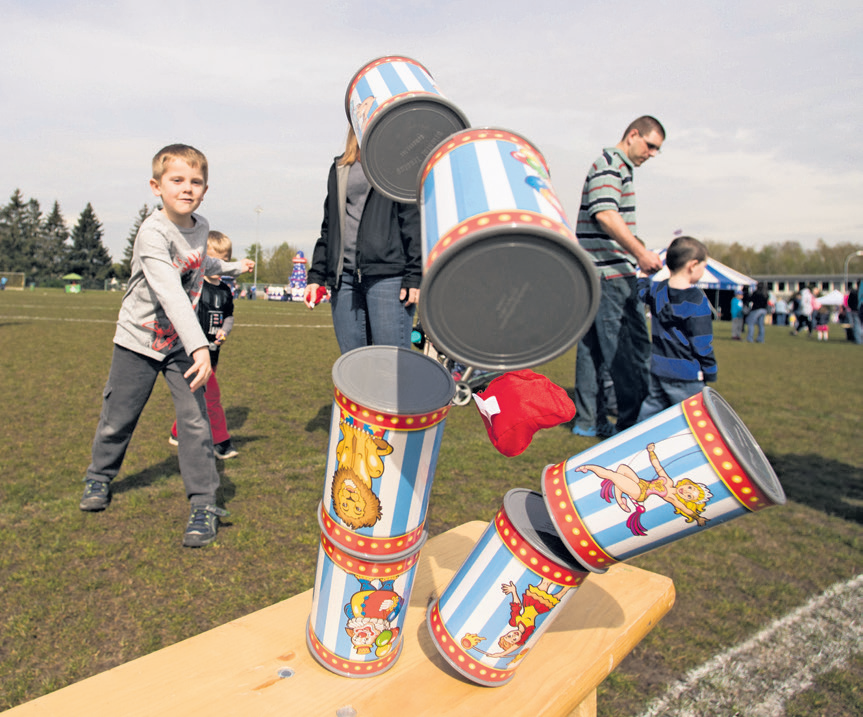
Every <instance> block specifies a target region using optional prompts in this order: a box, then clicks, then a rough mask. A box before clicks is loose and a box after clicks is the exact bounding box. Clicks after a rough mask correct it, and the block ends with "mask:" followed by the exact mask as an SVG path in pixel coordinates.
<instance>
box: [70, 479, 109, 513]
mask: <svg viewBox="0 0 863 717" xmlns="http://www.w3.org/2000/svg"><path fill="white" fill-rule="evenodd" d="M110 502H111V486H110V484H109V483H106V482H105V481H101V480H93V479H92V478H85V479H84V495H83V497H82V498H81V502H80V503H79V504H78V507H79V508H80V509H81V510H86V511H88V512H91V513H95V512H97V511H100V510H105V508H107V507H108V503H110Z"/></svg>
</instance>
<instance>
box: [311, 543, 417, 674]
mask: <svg viewBox="0 0 863 717" xmlns="http://www.w3.org/2000/svg"><path fill="white" fill-rule="evenodd" d="M322 527H323V526H322ZM425 539H426V535H425V533H423V535H422V536H421V537H420V539H419V540H417V541H416V542H415V545H414V546H413V548H412V549H411V550H409V551H406V552H405V553H403V554H402V555H393V556H391V557H390V558H388V559H387V560H383V561H370V560H365V559H363V558H361V557H358V556H356V555H353V554H351V553H349V552H347V551H344V550H342V549H341V548H340V547H339V546H338V545H336V544H335V543H334V542H333V541H331V540H330V539H329V538H328V537H327V535H326V533H324V532H322V533H321V540H320V545H319V548H318V561H317V568H316V572H315V589H314V594H313V597H312V610H311V613H310V615H309V620H308V625H307V628H306V644H307V645H308V648H309V651H310V652H311V654H312V656H313V657H314V658H315V659H316V660H317V661H318V662H319V663H320V664H321V665H323V666H324V667H326V668H327V669H328V670H330V671H331V672H335V673H336V674H339V675H342V676H344V677H374V676H375V675H379V674H381V673H383V672H386V671H387V670H388V669H389V668H390V667H392V666H393V664H394V663H395V661H396V660H397V659H398V656H399V654H400V653H401V649H402V645H403V642H404V641H403V639H402V637H403V635H402V632H403V628H404V618H405V614H406V613H407V607H408V604H409V602H410V594H411V590H412V588H413V583H414V577H415V574H416V569H417V563H418V561H419V556H420V549H421V548H422V545H423V543H424V542H425Z"/></svg>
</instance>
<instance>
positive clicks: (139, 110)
mask: <svg viewBox="0 0 863 717" xmlns="http://www.w3.org/2000/svg"><path fill="white" fill-rule="evenodd" d="M0 17H2V18H3V33H2V34H3V41H2V43H0V103H2V104H0V107H2V111H0V201H2V202H3V203H4V204H5V203H6V202H7V201H8V198H9V197H10V196H11V195H12V193H13V192H14V191H15V190H16V189H20V190H21V192H22V193H23V195H24V197H25V199H36V200H38V201H39V203H40V205H41V206H42V209H43V211H44V212H46V213H47V212H48V211H50V209H51V207H52V206H53V203H54V202H55V201H57V202H59V204H60V208H61V211H62V212H63V214H64V216H65V218H66V219H67V221H68V222H69V223H70V224H74V223H75V221H77V218H78V215H79V214H80V212H81V211H82V210H83V209H84V207H85V206H86V204H87V203H88V202H89V203H91V204H92V206H93V208H94V210H95V212H96V215H97V217H98V218H99V220H100V221H101V222H102V225H103V229H104V238H103V241H104V244H105V246H106V247H107V248H108V250H109V251H110V252H111V254H112V255H113V257H114V260H115V261H120V260H121V259H122V254H123V250H124V248H125V246H126V242H127V237H128V235H129V232H130V230H131V228H132V226H133V224H134V221H135V218H136V217H137V215H138V211H139V210H140V208H141V207H142V206H143V205H144V204H145V203H146V204H149V205H150V206H153V204H154V200H155V197H153V195H152V194H151V192H150V188H149V185H148V180H149V177H150V161H151V158H152V156H153V154H155V152H156V151H157V150H158V149H160V148H161V147H163V146H165V145H167V144H170V143H173V142H183V143H187V144H191V145H194V146H195V147H197V148H198V149H200V150H202V151H203V152H204V153H205V154H206V155H207V157H208V160H209V164H210V176H209V191H208V193H207V195H206V197H205V200H204V203H203V204H202V206H201V209H200V210H199V211H200V213H201V214H203V215H204V216H205V217H207V219H208V220H209V222H210V226H211V227H212V228H213V229H218V230H220V231H223V232H224V233H226V234H228V236H230V237H231V238H232V239H233V241H234V246H235V254H239V255H243V254H244V253H245V250H246V249H247V248H248V247H249V246H251V245H252V244H253V243H254V242H256V241H259V242H260V244H261V245H262V246H263V247H264V248H265V249H266V248H272V247H275V246H278V245H279V244H281V243H282V242H288V243H290V244H291V245H292V246H294V247H296V248H298V249H301V250H303V251H304V252H306V254H307V255H309V253H310V252H311V249H312V247H313V246H314V243H315V241H316V239H317V237H318V235H319V230H320V224H321V218H322V207H323V202H324V198H325V194H326V179H327V173H328V170H329V166H330V164H331V162H332V160H333V157H335V156H336V155H337V154H340V153H341V151H342V149H343V147H344V139H345V134H346V131H347V127H348V124H347V117H346V115H345V109H344V108H345V92H346V89H347V85H348V83H349V82H350V80H351V78H352V77H353V76H354V74H355V73H356V72H357V71H358V70H359V69H360V68H361V67H363V66H364V65H365V64H366V63H367V62H368V61H369V60H372V59H375V58H378V57H381V56H385V55H405V56H407V57H411V58H413V59H415V60H417V61H418V62H420V63H421V64H422V65H424V66H425V67H426V68H427V69H428V71H429V72H430V73H431V75H432V76H433V77H434V79H435V81H436V82H437V85H438V87H439V88H440V90H441V92H442V93H443V94H444V95H445V96H446V97H447V98H448V99H449V100H450V101H451V102H453V103H454V104H456V105H457V106H458V107H459V108H460V109H461V110H462V112H463V113H464V114H465V115H466V116H467V118H468V119H469V121H470V123H471V125H472V126H475V127H480V126H489V127H500V128H504V129H507V130H511V131H513V132H516V133H517V134H520V135H522V136H523V137H525V138H526V139H528V140H529V141H530V142H531V143H533V144H534V145H535V146H536V147H537V148H538V149H539V150H540V151H541V152H542V154H543V155H544V157H545V159H546V161H547V163H548V165H549V167H550V170H551V181H552V184H553V186H554V190H555V193H556V194H557V197H558V199H559V200H560V201H561V203H562V204H563V206H564V208H565V209H566V211H567V214H568V215H569V216H570V218H571V219H574V218H575V216H576V215H577V213H578V203H579V199H580V193H581V186H582V183H583V181H584V177H585V174H586V172H587V170H588V168H589V166H590V165H591V164H592V162H593V161H594V160H595V159H596V158H597V156H598V155H599V152H600V150H601V149H602V148H603V147H606V146H611V145H614V144H615V143H616V142H617V141H618V140H619V139H620V136H621V134H622V133H623V130H624V129H625V127H626V125H627V124H628V123H629V122H630V121H631V120H633V119H635V118H636V117H638V116H640V115H643V114H651V115H654V116H656V117H657V118H659V119H660V121H661V122H662V123H663V125H664V126H665V129H666V132H667V137H666V141H665V144H664V146H663V149H662V153H661V155H659V156H658V157H656V158H653V159H651V160H649V161H648V162H647V163H646V164H644V165H643V166H642V167H640V168H638V169H637V170H636V173H635V186H636V191H637V196H638V229H639V235H640V236H641V238H642V239H644V240H645V242H646V243H647V245H648V246H649V247H650V248H653V249H659V248H662V247H664V246H666V245H667V244H668V242H669V241H670V240H671V239H672V237H673V234H674V232H675V231H678V230H680V231H683V232H684V233H687V234H691V235H693V236H696V237H699V238H701V239H710V240H714V241H720V242H725V243H729V244H730V243H732V242H739V243H741V244H744V245H750V246H753V247H756V248H757V247H760V246H763V245H765V244H771V243H778V242H785V241H795V242H799V243H800V244H801V245H802V246H803V247H804V248H807V249H812V248H814V247H815V246H816V243H817V241H818V240H819V239H823V240H824V241H825V242H826V243H827V244H829V245H836V244H840V243H845V242H850V243H857V244H860V243H863V220H861V217H860V209H861V197H863V167H861V163H860V158H861V156H863V131H861V118H863V3H860V1H859V0H835V1H834V0H822V2H821V3H819V4H818V6H817V7H816V5H815V4H814V3H811V2H807V3H803V2H799V1H798V0H784V1H783V2H778V1H777V0H759V2H752V0H725V1H724V2H718V1H717V2H693V1H692V0H653V1H652V2H619V3H597V2H586V1H584V0H545V2H541V3H530V2H524V0H492V1H486V0H477V1H474V2H471V1H470V0H461V1H460V2H451V0H398V1H396V2H385V1H383V0H359V1H357V2H348V1H347V0H316V1H310V0H304V1H303V2H299V1H298V0H280V1H277V2H264V1H261V0H244V1H243V2H224V1H223V0H206V1H203V0H202V1H192V0H171V1H168V2H166V1H164V0H150V1H149V2H145V3H142V2H139V1H138V0H135V1H126V0H119V1H113V2H107V1H105V0H100V1H97V0H93V1H91V2H77V1H75V0H0ZM258 210H260V211H258Z"/></svg>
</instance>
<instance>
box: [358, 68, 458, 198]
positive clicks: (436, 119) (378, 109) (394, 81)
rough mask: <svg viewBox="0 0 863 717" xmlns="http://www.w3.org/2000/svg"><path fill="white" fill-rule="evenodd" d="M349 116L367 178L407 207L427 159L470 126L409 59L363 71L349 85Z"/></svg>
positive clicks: (375, 186)
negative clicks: (443, 141)
mask: <svg viewBox="0 0 863 717" xmlns="http://www.w3.org/2000/svg"><path fill="white" fill-rule="evenodd" d="M345 111H346V112H347V115H348V120H349V121H350V123H351V126H352V127H353V128H354V132H355V133H356V135H357V141H358V142H359V145H360V153H361V157H362V160H361V161H362V165H363V170H365V173H366V177H368V180H369V181H370V182H371V183H372V185H373V186H374V188H375V189H377V190H378V191H379V192H380V193H381V194H383V195H384V196H386V197H389V198H390V199H393V200H395V201H397V202H405V203H413V202H415V201H416V182H417V175H418V174H419V170H420V167H421V166H422V163H423V161H425V158H426V156H428V153H429V152H430V151H431V150H432V149H433V148H434V147H435V146H437V145H438V144H439V143H440V142H441V141H442V140H443V139H444V138H445V137H447V136H449V135H451V134H452V133H453V132H457V131H458V130H460V129H464V128H465V127H467V126H469V123H468V121H467V118H466V117H465V116H464V113H463V112H462V111H461V110H460V109H459V108H458V107H456V105H454V104H453V103H452V102H451V101H450V100H448V99H447V98H446V97H445V96H444V95H443V93H442V92H441V91H440V88H439V87H438V85H437V83H436V82H435V81H434V79H433V78H432V76H431V74H429V71H428V70H427V69H426V68H425V67H423V66H422V65H421V64H420V63H419V62H417V61H416V60H412V59H411V58H409V57H400V56H389V57H380V58H378V59H376V60H372V61H371V62H369V63H367V64H366V65H365V66H363V67H362V68H361V69H360V70H359V71H358V72H357V73H356V74H355V75H354V77H353V79H351V81H350V83H349V84H348V89H347V92H346V93H345Z"/></svg>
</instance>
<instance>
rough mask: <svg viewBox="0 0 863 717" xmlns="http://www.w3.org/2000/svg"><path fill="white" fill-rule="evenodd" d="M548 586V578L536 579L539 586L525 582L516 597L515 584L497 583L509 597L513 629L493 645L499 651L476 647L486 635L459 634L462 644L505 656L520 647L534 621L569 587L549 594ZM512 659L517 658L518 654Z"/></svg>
mask: <svg viewBox="0 0 863 717" xmlns="http://www.w3.org/2000/svg"><path fill="white" fill-rule="evenodd" d="M551 586H552V582H551V581H550V580H540V581H539V585H528V587H527V590H525V591H524V593H523V594H522V596H521V599H520V600H519V597H518V588H517V587H516V586H515V583H513V582H512V581H510V582H509V583H504V584H503V585H501V586H500V589H501V590H502V591H503V593H504V594H505V595H509V596H510V598H511V599H512V602H511V603H510V606H509V610H510V618H509V624H510V625H512V627H513V628H514V629H513V630H510V631H509V632H507V633H504V634H503V635H502V636H501V637H500V638H499V639H498V641H497V644H498V645H499V646H500V649H501V651H500V652H485V651H484V650H480V649H479V648H478V647H477V645H478V644H479V643H480V642H481V641H483V640H485V639H486V638H484V637H479V636H478V635H471V634H466V635H465V636H464V637H462V639H461V643H462V646H464V647H465V648H466V649H472V650H476V651H477V652H480V653H482V654H483V655H486V656H487V657H492V658H497V657H506V656H507V655H510V654H512V653H513V652H515V651H516V650H520V649H521V648H522V647H524V644H525V643H526V642H527V641H528V639H530V636H531V635H532V634H533V632H534V630H536V623H537V621H538V620H539V618H540V616H541V615H544V614H545V613H547V612H551V610H553V609H554V608H555V607H556V606H557V604H558V603H559V602H560V601H561V598H563V596H564V595H565V594H566V592H567V591H568V590H569V587H567V586H563V587H561V589H560V591H559V592H557V593H554V594H552V593H551V592H550V590H551ZM524 653H525V654H526V653H527V650H524ZM516 659H520V657H517V658H516Z"/></svg>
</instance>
